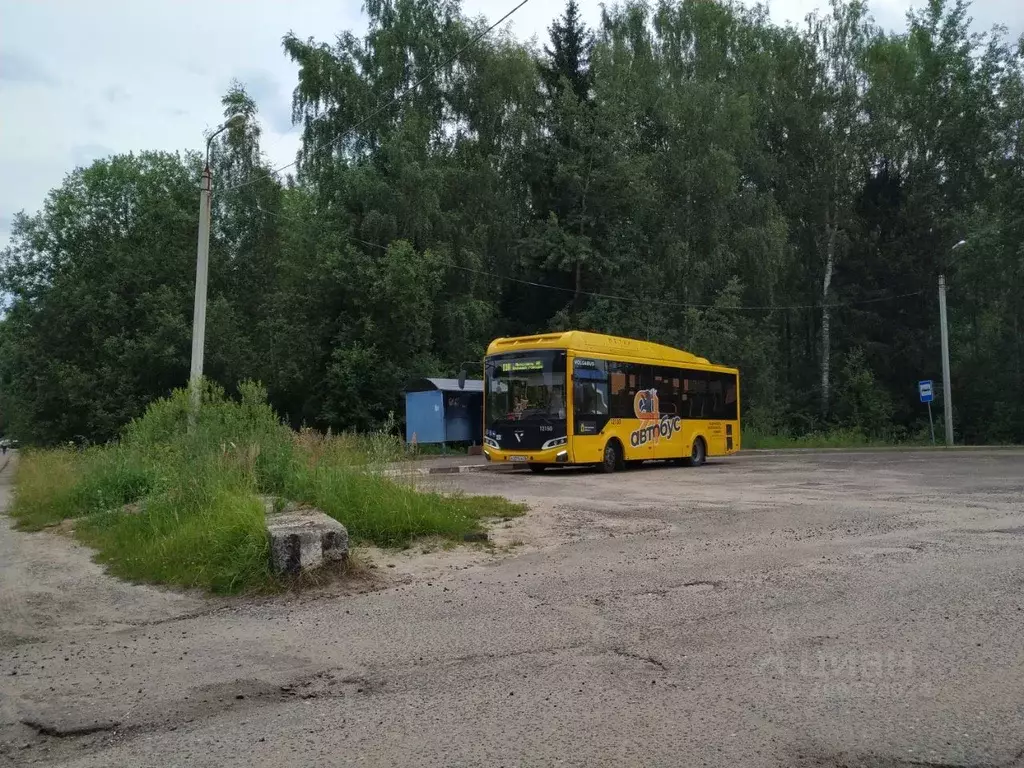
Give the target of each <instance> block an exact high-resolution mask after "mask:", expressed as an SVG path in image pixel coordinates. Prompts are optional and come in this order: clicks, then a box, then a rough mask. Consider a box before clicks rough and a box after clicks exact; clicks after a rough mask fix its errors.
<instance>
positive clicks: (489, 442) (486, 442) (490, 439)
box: [484, 437, 501, 451]
mask: <svg viewBox="0 0 1024 768" xmlns="http://www.w3.org/2000/svg"><path fill="white" fill-rule="evenodd" d="M484 445H487V446H490V447H491V448H493V449H494V450H496V451H500V450H501V446H500V445H498V441H497V440H495V439H494V438H493V437H485V438H484Z"/></svg>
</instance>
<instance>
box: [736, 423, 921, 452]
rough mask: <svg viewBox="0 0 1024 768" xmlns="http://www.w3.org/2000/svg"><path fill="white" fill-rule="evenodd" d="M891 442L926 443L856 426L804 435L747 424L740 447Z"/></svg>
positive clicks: (867, 445)
mask: <svg viewBox="0 0 1024 768" xmlns="http://www.w3.org/2000/svg"><path fill="white" fill-rule="evenodd" d="M891 445H907V446H914V445H930V442H928V441H926V440H923V439H913V440H900V441H897V440H889V439H882V438H878V437H869V436H868V435H866V434H864V433H863V432H862V431H860V430H859V429H833V430H829V431H827V432H811V433H808V434H805V435H790V434H786V433H768V432H762V431H760V430H758V429H755V428H752V427H748V428H745V429H744V430H743V447H744V448H745V449H748V450H757V449H771V450H777V449H785V448H877V447H883V446H891Z"/></svg>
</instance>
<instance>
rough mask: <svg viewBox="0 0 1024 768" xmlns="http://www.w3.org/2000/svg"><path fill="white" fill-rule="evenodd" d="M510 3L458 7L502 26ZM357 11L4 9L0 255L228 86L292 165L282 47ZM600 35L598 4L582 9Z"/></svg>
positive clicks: (787, 5) (195, 137) (134, 1)
mask: <svg viewBox="0 0 1024 768" xmlns="http://www.w3.org/2000/svg"><path fill="white" fill-rule="evenodd" d="M515 4H516V2H515V0H464V8H465V10H466V12H467V13H469V14H471V15H483V16H486V17H487V18H488V19H491V20H494V19H497V18H498V17H500V16H502V15H503V14H504V13H506V12H507V11H508V10H509V9H510V8H512V7H513V5H515ZM819 5H821V3H819V2H818V1H817V0H780V1H779V2H776V3H774V4H773V5H772V16H773V18H775V19H776V20H778V21H785V20H787V19H788V20H792V21H795V22H801V21H802V19H803V17H804V16H805V15H806V14H807V13H808V12H809V11H810V10H812V9H814V8H816V7H818V6H819ZM359 6H360V2H359V0H292V2H290V3H284V2H280V1H279V0H147V1H146V2H139V1H138V0H89V2H83V0H32V2H25V1H24V0H0V18H2V19H3V23H2V24H0V98H2V100H3V118H2V120H0V179H2V180H3V183H2V185H0V244H3V243H5V242H6V241H7V238H8V228H9V223H10V220H11V216H12V215H13V214H14V213H15V212H16V211H18V210H21V209H26V210H28V211H35V210H37V209H38V208H39V207H40V206H41V205H42V202H43V199H44V197H45V195H46V193H47V192H48V191H49V190H50V189H52V188H53V187H55V186H57V185H59V184H60V182H61V180H62V179H63V177H64V175H65V174H66V173H67V172H68V171H70V170H71V169H72V168H73V167H74V166H75V165H76V164H79V163H87V162H90V161H91V160H92V159H95V158H96V157H97V156H102V155H103V154H106V153H113V152H129V151H139V150H142V149H166V150H183V149H190V148H191V149H199V148H201V147H202V144H203V132H204V131H205V130H208V129H210V128H212V127H214V126H216V125H217V124H219V122H220V119H221V116H222V108H221V104H220V99H221V96H223V94H224V92H225V91H226V90H227V88H228V85H229V84H230V82H231V80H232V79H238V80H240V81H241V82H243V83H244V84H245V85H246V86H247V88H248V90H249V92H250V94H251V95H252V96H253V98H254V99H255V100H256V103H257V105H258V106H259V109H260V113H261V116H262V118H263V123H264V138H263V143H264V149H265V151H266V152H267V154H268V155H269V157H270V159H271V161H272V162H273V163H274V164H275V165H283V164H285V163H288V162H290V161H291V160H293V159H294V156H295V151H296V149H297V148H298V134H299V131H298V129H293V128H291V127H290V112H291V91H292V88H293V87H294V85H295V79H296V70H295V67H294V65H292V63H291V62H290V61H289V60H288V59H287V58H286V57H285V56H284V53H283V51H282V49H281V38H282V37H283V36H284V35H285V34H286V33H287V32H288V31H294V32H295V34H296V35H298V36H299V37H300V38H306V37H313V38H316V39H317V40H322V41H333V40H334V39H335V36H336V35H337V33H338V32H340V31H341V30H344V29H350V30H355V31H357V32H361V31H362V30H363V29H364V28H365V23H366V21H365V17H364V16H363V15H362V14H361V12H360V9H359ZM908 6H909V0H876V2H875V3H874V4H873V9H874V14H875V17H876V19H877V20H878V21H879V23H882V24H883V25H885V26H890V27H891V26H902V21H903V16H904V14H905V12H906V9H907V7H908ZM562 7H563V4H562V2H561V0H558V1H557V2H550V0H531V1H530V2H529V3H527V5H526V6H525V7H523V8H522V9H521V10H520V11H518V12H517V13H516V15H515V16H514V17H513V19H512V22H511V29H512V31H513V33H514V34H515V35H516V36H517V37H519V38H522V39H528V38H530V37H535V38H537V40H538V41H540V42H543V41H544V40H545V39H546V36H547V27H548V25H549V24H550V23H551V20H552V18H553V17H554V16H555V15H557V14H559V13H561V11H562ZM581 7H582V10H583V13H584V17H585V19H586V21H587V22H588V23H590V24H592V25H593V24H596V22H597V20H598V18H599V14H600V4H599V0H581ZM974 15H975V17H976V19H977V24H976V26H978V27H980V28H987V27H989V26H991V24H993V23H995V22H997V21H1003V22H1005V23H1006V24H1007V25H1008V26H1009V27H1010V29H1011V31H1013V32H1015V33H1016V34H1020V32H1021V31H1022V29H1024V3H1004V2H1002V0H979V2H978V3H977V4H976V5H975V8H974Z"/></svg>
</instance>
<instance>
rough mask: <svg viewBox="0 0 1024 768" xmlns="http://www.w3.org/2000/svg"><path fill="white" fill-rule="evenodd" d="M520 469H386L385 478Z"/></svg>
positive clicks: (478, 466)
mask: <svg viewBox="0 0 1024 768" xmlns="http://www.w3.org/2000/svg"><path fill="white" fill-rule="evenodd" d="M519 469H521V467H517V466H516V465H515V464H504V463H501V464H457V465H455V466H452V467H409V469H386V470H384V471H383V472H382V473H381V474H382V475H384V476H385V477H408V476H409V475H422V476H423V477H427V476H428V475H461V474H465V473H467V472H515V471H516V470H519Z"/></svg>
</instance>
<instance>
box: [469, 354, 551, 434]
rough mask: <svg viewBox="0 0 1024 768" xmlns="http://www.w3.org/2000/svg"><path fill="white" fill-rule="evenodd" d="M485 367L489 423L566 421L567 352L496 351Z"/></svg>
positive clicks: (487, 360)
mask: <svg viewBox="0 0 1024 768" xmlns="http://www.w3.org/2000/svg"><path fill="white" fill-rule="evenodd" d="M484 368H485V371H486V380H485V381H486V398H487V422H488V423H489V424H494V423H495V422H501V421H517V422H523V421H546V422H550V421H555V420H561V421H565V352H557V351H553V350H544V351H537V352H517V353H514V354H508V355H494V356H492V357H488V358H487V359H486V361H485V364H484Z"/></svg>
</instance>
